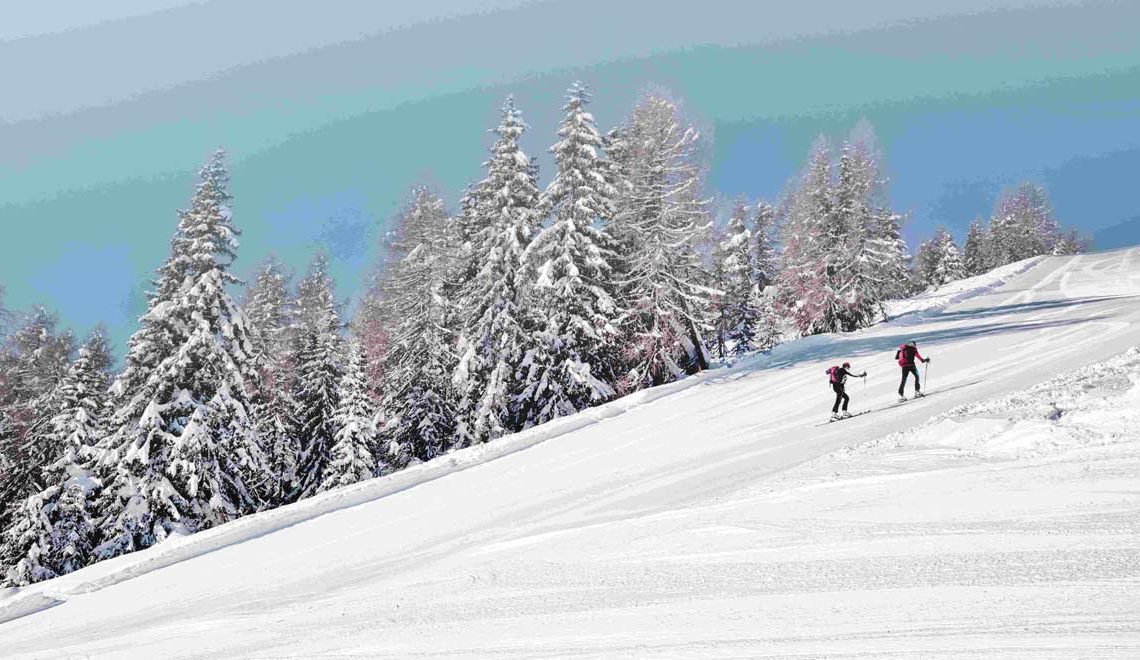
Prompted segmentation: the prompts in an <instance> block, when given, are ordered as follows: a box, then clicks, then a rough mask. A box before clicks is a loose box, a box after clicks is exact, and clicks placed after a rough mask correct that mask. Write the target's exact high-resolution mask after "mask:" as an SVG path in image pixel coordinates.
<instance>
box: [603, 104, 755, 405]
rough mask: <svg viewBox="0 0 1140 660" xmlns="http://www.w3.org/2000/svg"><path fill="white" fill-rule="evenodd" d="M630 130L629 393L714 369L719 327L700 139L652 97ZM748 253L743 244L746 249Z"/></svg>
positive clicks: (674, 110)
mask: <svg viewBox="0 0 1140 660" xmlns="http://www.w3.org/2000/svg"><path fill="white" fill-rule="evenodd" d="M623 130H624V131H625V132H626V133H627V134H628V136H629V137H628V140H629V144H630V150H631V156H632V157H631V159H630V160H631V162H632V166H631V167H630V168H629V172H628V174H627V180H628V181H629V191H628V192H627V193H626V196H627V199H625V200H623V202H622V204H621V207H622V212H621V215H620V216H619V219H618V222H619V223H620V224H622V225H625V226H628V227H631V228H633V230H634V231H635V232H636V234H637V243H636V245H635V246H634V248H633V252H632V253H631V254H629V255H627V257H626V258H627V259H628V261H629V264H630V266H629V269H628V273H626V275H625V278H626V279H625V281H623V282H622V283H621V284H622V286H621V292H622V304H623V306H626V307H627V309H626V318H625V320H624V322H623V324H622V331H623V333H624V338H623V340H622V343H623V344H624V345H625V349H624V355H623V357H624V360H623V362H624V364H625V366H626V372H625V374H624V375H623V377H622V380H621V386H622V389H623V390H625V391H632V390H636V389H640V388H643V387H649V386H652V385H658V384H661V383H666V382H669V381H672V380H674V379H676V378H678V377H680V376H682V375H684V374H686V373H695V372H697V371H700V370H702V369H706V368H708V365H709V358H708V354H707V348H706V347H705V346H704V337H705V336H706V334H707V333H708V332H709V331H710V330H711V329H712V327H713V324H712V321H713V318H712V315H711V306H710V304H709V302H710V299H711V298H712V296H714V295H719V294H720V293H721V292H720V291H718V290H717V289H715V288H713V286H710V285H711V284H712V281H711V280H712V278H711V277H710V275H709V273H708V272H707V270H706V268H705V265H704V263H703V260H702V257H701V254H700V253H699V252H698V244H699V243H701V242H702V241H703V240H704V237H705V235H706V234H707V233H708V232H709V230H710V229H711V225H712V223H711V220H710V217H709V211H708V203H707V201H705V200H702V199H701V198H700V195H701V192H702V189H703V181H702V176H701V168H700V166H699V163H698V154H697V150H698V147H699V140H700V135H699V133H698V132H697V130H696V129H695V128H693V127H692V126H685V125H684V121H683V119H682V117H681V114H680V111H679V109H678V107H677V105H676V104H675V103H673V102H672V101H670V100H668V99H666V98H663V97H661V96H654V95H650V96H647V97H645V98H644V99H643V100H642V101H641V102H640V103H639V104H638V105H637V107H636V108H635V109H634V111H633V114H632V116H631V117H630V118H629V120H628V121H627V122H626V124H625V126H624V127H623ZM740 247H741V249H743V247H744V246H740Z"/></svg>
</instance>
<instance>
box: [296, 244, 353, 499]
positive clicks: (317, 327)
mask: <svg viewBox="0 0 1140 660" xmlns="http://www.w3.org/2000/svg"><path fill="white" fill-rule="evenodd" d="M333 287H334V284H333V281H332V277H331V276H329V274H328V259H327V258H326V257H325V255H324V254H317V256H316V257H314V258H313V261H312V263H311V264H310V265H309V270H308V273H307V274H306V276H305V278H304V279H302V280H301V282H300V284H299V285H298V287H297V300H296V302H295V307H296V314H297V321H296V329H295V331H294V333H293V344H294V347H293V350H294V353H293V354H294V357H293V364H294V365H295V369H296V374H297V378H296V380H295V382H294V388H293V406H294V409H293V419H294V422H295V424H296V426H295V429H294V434H295V437H296V438H297V439H298V444H299V454H298V456H297V459H296V473H297V477H296V484H295V487H294V489H293V490H292V492H291V494H290V495H289V497H288V499H289V500H296V499H303V498H306V497H308V496H310V495H312V494H314V493H316V492H317V491H318V489H319V488H320V486H321V483H322V482H324V478H325V477H324V475H325V471H326V470H327V469H328V465H329V462H330V461H331V460H332V446H333V441H334V436H335V435H336V423H335V421H334V416H335V414H336V409H337V404H338V400H337V388H338V386H339V384H340V379H341V374H342V371H341V370H342V363H343V355H342V353H341V351H342V349H343V347H342V339H341V335H340V330H341V321H340V314H339V312H338V311H337V304H336V300H335V299H334V294H333Z"/></svg>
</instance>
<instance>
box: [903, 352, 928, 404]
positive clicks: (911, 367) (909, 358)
mask: <svg viewBox="0 0 1140 660" xmlns="http://www.w3.org/2000/svg"><path fill="white" fill-rule="evenodd" d="M916 358H917V359H918V360H919V361H921V362H930V358H924V357H922V355H921V354H919V352H918V344H917V343H915V341H914V340H913V339H912V340H910V341H908V342H907V343H905V344H902V345H901V346H899V350H897V351H895V359H896V360H898V362H899V366H900V367H902V381H901V382H899V403H902V402H903V401H906V396H905V395H904V394H903V392H904V391H905V388H906V378H907V376H908V375H910V374H914V397H915V398H916V399H917V398H920V397H923V396H926V395H925V394H923V393H922V388H921V385H920V384H919V382H918V367H916V366H915V363H914V361H915V359H916Z"/></svg>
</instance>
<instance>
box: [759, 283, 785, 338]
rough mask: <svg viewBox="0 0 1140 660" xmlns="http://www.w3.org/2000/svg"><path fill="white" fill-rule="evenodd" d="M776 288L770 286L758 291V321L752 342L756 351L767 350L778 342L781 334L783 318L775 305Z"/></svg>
mask: <svg viewBox="0 0 1140 660" xmlns="http://www.w3.org/2000/svg"><path fill="white" fill-rule="evenodd" d="M775 294H776V288H775V287H770V288H767V289H765V290H764V291H761V292H760V296H759V306H758V316H759V318H758V322H757V325H756V337H755V339H754V340H753V344H754V346H755V348H756V350H758V351H769V350H772V349H773V348H775V347H776V346H777V345H779V343H780V339H781V337H782V335H783V332H784V328H783V318H782V317H781V316H780V312H779V310H778V309H777V307H776V296H775Z"/></svg>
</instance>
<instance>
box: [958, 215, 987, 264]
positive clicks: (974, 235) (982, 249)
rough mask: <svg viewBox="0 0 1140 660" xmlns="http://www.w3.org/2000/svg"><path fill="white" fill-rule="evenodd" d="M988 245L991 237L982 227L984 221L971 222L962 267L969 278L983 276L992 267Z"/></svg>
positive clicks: (963, 247)
mask: <svg viewBox="0 0 1140 660" xmlns="http://www.w3.org/2000/svg"><path fill="white" fill-rule="evenodd" d="M988 243H989V237H988V235H987V233H986V230H985V228H984V227H983V226H982V221H981V220H980V219H978V220H974V221H973V222H971V223H970V229H969V231H967V232H966V240H965V242H964V243H963V244H962V252H963V258H962V265H963V267H964V268H965V271H966V275H967V276H969V277H972V276H974V275H981V274H982V273H984V272H986V271H988V270H990V268H991V267H992V266H991V265H990V258H989V254H988V253H987V252H988Z"/></svg>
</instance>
